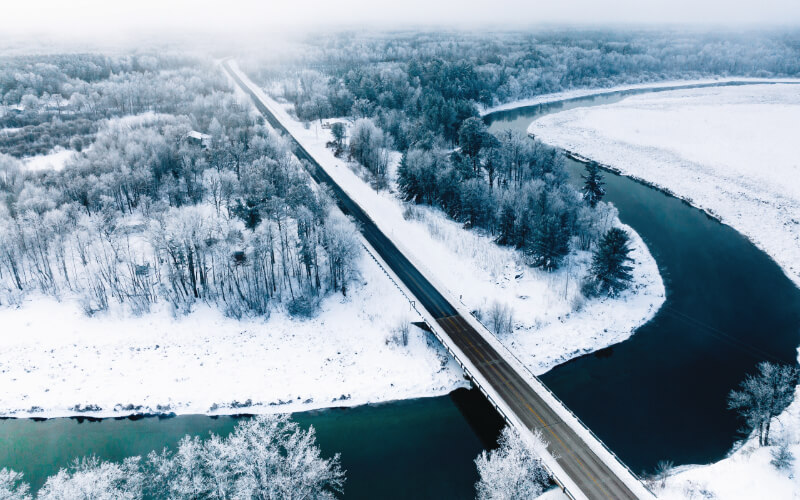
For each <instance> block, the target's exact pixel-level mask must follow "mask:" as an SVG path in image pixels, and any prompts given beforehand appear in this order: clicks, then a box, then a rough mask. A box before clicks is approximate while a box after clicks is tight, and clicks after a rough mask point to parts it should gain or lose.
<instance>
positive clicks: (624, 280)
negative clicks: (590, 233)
mask: <svg viewBox="0 0 800 500" xmlns="http://www.w3.org/2000/svg"><path fill="white" fill-rule="evenodd" d="M631 251H632V249H631V247H630V237H629V236H628V233H627V232H625V230H623V229H620V228H618V227H614V228H611V229H609V230H608V232H606V234H605V236H603V239H602V240H600V243H599V244H598V246H597V249H596V250H595V252H594V255H593V256H592V265H591V267H590V268H589V276H588V277H587V281H586V283H585V284H584V292H586V293H587V295H590V296H591V295H597V294H601V295H609V296H611V297H615V296H617V295H619V293H620V292H622V291H623V290H625V289H627V288H628V287H629V286H630V283H631V281H632V280H633V274H631V272H632V271H633V266H631V265H630V262H633V259H632V258H631V257H630V253H631Z"/></svg>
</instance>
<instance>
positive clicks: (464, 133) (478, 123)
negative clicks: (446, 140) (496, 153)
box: [458, 117, 487, 175]
mask: <svg viewBox="0 0 800 500" xmlns="http://www.w3.org/2000/svg"><path fill="white" fill-rule="evenodd" d="M486 136H487V132H486V125H484V123H483V120H481V119H480V118H476V117H471V118H467V119H466V120H464V121H463V122H461V126H460V127H459V128H458V145H459V146H461V152H462V153H463V154H464V155H465V156H467V157H468V158H469V159H470V160H471V161H472V169H473V171H474V173H475V174H476V175H477V173H478V167H479V162H478V156H479V155H480V152H481V148H483V145H484V143H485V142H486V139H487V137H486Z"/></svg>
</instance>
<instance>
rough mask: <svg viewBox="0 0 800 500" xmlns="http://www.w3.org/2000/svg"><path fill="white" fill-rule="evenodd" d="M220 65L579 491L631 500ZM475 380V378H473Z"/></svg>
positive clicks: (571, 432)
mask: <svg viewBox="0 0 800 500" xmlns="http://www.w3.org/2000/svg"><path fill="white" fill-rule="evenodd" d="M223 66H224V68H225V70H226V71H227V72H228V74H230V76H231V77H232V78H233V79H234V81H236V83H237V84H238V85H239V86H240V87H241V89H242V90H243V91H244V92H246V93H247V94H248V95H249V96H250V97H251V98H252V100H253V103H254V104H255V106H256V108H258V110H259V111H260V112H261V113H262V114H263V115H264V117H265V118H266V120H267V121H268V122H269V123H270V125H271V126H272V127H274V128H275V129H276V130H280V131H281V132H282V133H283V134H285V135H286V137H287V138H289V139H290V142H291V145H292V149H293V150H294V153H295V155H296V156H297V157H298V158H299V159H300V160H304V161H305V162H307V167H308V170H309V173H310V174H311V176H312V177H313V178H314V180H316V181H317V182H318V183H320V184H325V185H327V186H329V187H330V188H331V190H332V191H333V193H334V195H335V196H336V199H337V200H336V201H337V203H338V205H339V208H341V210H342V211H343V212H344V213H345V214H347V215H349V216H351V217H353V218H354V219H355V220H356V221H357V222H358V224H359V225H360V229H361V232H362V233H363V235H364V237H365V239H366V240H367V242H369V244H370V245H372V247H373V248H374V250H375V251H376V252H377V253H378V254H379V255H380V256H381V258H382V259H383V260H384V262H386V263H387V264H388V265H389V267H391V268H392V271H394V273H395V274H396V275H397V276H398V277H399V278H400V280H402V281H403V284H404V285H405V286H406V287H407V288H408V289H409V290H410V291H411V292H412V293H413V295H414V296H415V297H416V298H417V300H419V303H420V304H421V305H422V306H423V307H425V309H426V310H427V311H428V312H429V313H430V314H431V316H433V317H434V318H435V319H436V322H437V323H438V326H439V327H440V329H441V330H443V331H444V333H445V334H446V335H447V336H448V337H449V338H450V339H451V340H452V342H453V343H454V344H455V345H456V346H457V347H458V348H459V349H460V350H461V352H463V353H464V355H466V356H467V357H468V358H469V360H470V361H471V362H472V364H473V365H474V366H475V367H477V369H478V370H479V371H480V373H481V375H483V377H484V378H485V379H486V380H487V381H488V382H489V384H490V385H491V386H492V388H493V389H494V390H495V391H496V392H497V393H498V394H499V395H500V397H501V398H502V399H503V401H504V402H505V403H506V405H507V406H508V407H510V408H511V410H512V411H513V412H514V414H515V415H516V417H517V418H518V419H519V421H520V422H522V423H523V425H525V426H526V427H527V428H528V429H530V430H532V431H539V432H540V433H541V435H542V437H543V438H544V440H545V441H546V442H547V449H548V451H549V452H550V453H551V454H552V455H553V456H554V457H555V458H556V461H557V462H558V464H559V465H560V466H561V468H562V469H563V470H564V473H566V474H567V475H568V476H569V478H570V479H571V480H572V481H573V482H574V483H575V484H576V485H577V487H578V489H579V490H580V493H582V494H583V495H585V496H586V497H587V498H589V499H591V500H594V499H605V500H607V499H636V498H638V497H637V495H636V494H635V493H634V492H633V491H631V489H630V488H629V487H628V486H627V485H626V484H625V482H624V481H623V480H622V479H621V478H620V477H618V476H617V475H616V473H615V472H614V471H613V470H611V469H610V468H609V467H608V466H607V465H606V464H605V463H604V462H603V460H601V459H600V458H599V457H598V456H597V455H596V454H595V453H594V452H593V451H592V449H591V448H590V447H589V445H588V444H587V443H586V442H585V441H584V440H583V439H582V438H581V437H580V436H579V435H578V434H577V433H576V432H575V431H574V430H573V429H572V428H571V427H570V426H569V425H567V424H566V423H564V422H563V420H562V419H561V418H560V417H559V415H558V413H557V411H555V410H554V409H553V408H551V407H550V406H549V405H548V403H547V402H546V401H544V400H543V399H542V397H541V396H540V395H539V394H538V393H537V392H536V391H535V390H534V389H533V387H531V385H530V384H528V382H526V381H525V379H524V378H523V377H522V376H521V375H520V374H519V373H517V371H516V370H515V369H514V368H513V367H512V366H511V365H510V364H509V363H508V362H506V361H505V360H504V359H503V357H502V356H500V355H499V354H498V352H497V351H496V350H495V349H494V347H492V345H491V344H489V342H487V341H486V339H485V338H484V337H483V336H482V335H481V333H480V332H478V331H477V330H476V329H475V328H473V327H472V326H471V325H470V324H469V322H467V321H466V320H465V319H464V318H463V317H462V316H461V315H460V314H459V313H458V311H457V310H456V309H455V308H454V307H453V306H452V305H451V304H450V303H449V302H448V301H447V299H446V298H445V297H444V296H443V295H442V294H441V293H439V291H438V290H437V289H436V288H435V287H434V286H433V285H432V284H431V283H430V282H429V281H428V280H427V279H425V277H424V276H423V275H422V273H420V271H419V270H418V269H417V268H416V267H415V266H414V265H413V264H411V262H410V261H409V260H408V259H407V258H406V257H405V255H403V253H402V252H401V251H400V250H398V248H397V247H396V246H395V245H394V243H392V242H391V240H389V238H388V237H386V235H385V234H383V232H382V231H380V229H378V227H377V226H376V225H375V223H374V222H373V221H372V219H371V218H370V217H369V216H368V215H367V214H366V213H365V212H364V211H363V210H362V209H361V207H360V206H359V205H358V204H357V203H356V202H355V201H354V200H352V199H351V198H350V197H349V196H348V195H347V194H346V193H345V192H344V191H343V190H342V188H341V187H339V186H338V185H337V184H336V182H334V180H333V179H332V178H331V177H330V176H329V175H328V174H327V173H326V172H325V170H324V169H323V168H322V167H321V166H320V165H319V164H318V163H317V161H316V160H314V158H313V157H312V156H311V155H310V154H308V152H307V151H306V149H305V148H304V147H303V146H302V145H301V144H300V143H299V142H297V140H296V139H295V138H294V137H293V136H292V135H291V134H290V133H289V131H288V130H287V129H286V128H285V127H284V126H283V125H282V124H281V123H280V122H279V121H278V120H277V119H276V118H275V116H274V115H273V114H272V112H271V111H270V110H269V108H267V106H266V105H265V104H264V103H263V102H262V101H261V99H259V98H258V96H257V95H256V93H255V92H254V91H253V90H252V89H251V88H250V87H249V86H248V85H247V84H245V82H244V81H242V79H241V78H240V77H239V75H238V74H237V72H236V71H233V70H232V69H231V68H230V66H229V64H228V62H227V61H225V62H223ZM476 383H477V381H476Z"/></svg>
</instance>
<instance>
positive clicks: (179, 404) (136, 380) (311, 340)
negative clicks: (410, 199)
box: [0, 255, 467, 417]
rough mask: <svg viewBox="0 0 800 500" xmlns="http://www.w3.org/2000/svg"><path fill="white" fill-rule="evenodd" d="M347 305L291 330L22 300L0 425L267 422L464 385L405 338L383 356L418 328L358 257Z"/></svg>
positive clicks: (6, 363)
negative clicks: (263, 417) (261, 417)
mask: <svg viewBox="0 0 800 500" xmlns="http://www.w3.org/2000/svg"><path fill="white" fill-rule="evenodd" d="M360 274H361V277H360V279H359V280H358V281H359V282H358V283H354V284H353V286H352V287H351V293H350V294H348V296H347V298H343V297H342V295H341V294H335V295H332V296H330V297H328V298H327V299H326V300H324V301H323V303H322V310H321V312H320V313H319V315H318V316H317V317H316V318H314V319H310V320H305V321H303V320H296V319H292V318H289V317H287V316H286V315H285V314H283V313H281V312H275V313H273V314H272V316H271V317H270V318H269V319H253V320H241V321H237V320H234V319H230V318H226V317H224V316H223V315H222V314H221V313H220V312H219V311H218V310H216V309H212V308H209V307H198V309H197V310H196V311H194V312H193V313H191V314H189V315H188V316H186V317H181V318H177V319H175V318H173V317H172V316H171V315H170V313H169V312H168V311H167V310H166V309H167V307H164V310H163V311H160V312H155V313H151V314H147V315H144V316H142V317H126V316H121V315H120V314H121V313H120V314H115V313H114V312H113V311H111V312H109V313H108V314H103V315H98V316H95V317H92V318H89V317H87V316H86V315H85V314H84V313H83V310H82V309H81V307H80V306H79V304H78V303H77V302H73V301H69V300H65V301H64V302H57V301H55V300H54V299H51V298H46V297H31V298H29V299H28V300H26V302H25V303H24V304H23V306H22V307H21V308H19V309H13V308H0V320H1V321H2V330H3V332H13V333H14V335H2V336H0V353H2V356H0V381H1V383H2V387H3V390H2V391H0V416H15V417H24V416H33V417H55V416H65V415H77V414H85V415H91V416H119V415H125V414H131V413H148V412H153V413H155V412H162V413H166V412H173V413H176V414H188V413H207V414H224V413H228V414H229V413H272V412H281V413H283V412H291V411H301V410H307V409H313V408H320V407H331V406H354V405H358V404H365V403H376V402H383V401H390V400H396V399H406V398H415V397H423V396H435V395H441V394H447V393H449V392H450V391H452V390H454V389H456V388H458V387H465V386H467V382H466V381H465V380H464V379H463V375H462V372H461V369H460V368H459V367H458V366H457V365H456V364H455V363H454V362H453V361H450V360H449V359H448V358H447V356H446V353H444V352H443V350H441V349H440V348H439V347H438V345H437V344H436V343H432V344H430V345H429V343H428V341H427V339H426V337H425V335H424V334H423V333H422V331H421V330H419V329H417V328H415V327H412V328H411V331H410V338H409V345H408V346H407V347H401V346H397V345H393V344H392V345H387V343H386V339H387V337H388V336H389V335H390V332H391V330H392V329H393V328H395V327H396V326H397V325H398V324H399V323H400V322H401V321H409V320H410V321H417V320H418V319H419V318H418V317H415V316H414V314H413V311H411V310H410V307H409V304H408V302H407V301H406V299H405V298H404V297H403V296H402V295H401V293H400V292H399V291H398V290H397V288H395V287H394V285H393V284H392V283H391V282H390V281H389V280H388V278H386V276H385V275H384V274H383V272H382V271H381V270H380V268H378V266H377V264H375V262H374V261H372V260H371V259H370V258H369V257H368V256H366V255H364V257H363V258H362V262H361V265H360Z"/></svg>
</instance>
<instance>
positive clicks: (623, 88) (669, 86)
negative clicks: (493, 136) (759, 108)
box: [478, 77, 800, 117]
mask: <svg viewBox="0 0 800 500" xmlns="http://www.w3.org/2000/svg"><path fill="white" fill-rule="evenodd" d="M765 83H766V84H775V83H800V78H750V77H724V78H705V79H703V78H700V79H696V80H663V81H659V82H648V83H632V84H630V85H618V86H615V87H607V88H588V89H573V90H564V91H562V92H554V93H551V94H542V95H539V96H536V97H530V98H527V99H520V100H518V101H511V102H507V103H504V104H498V105H496V106H490V107H488V108H486V107H481V108H479V109H478V111H479V113H480V115H481V117H487V116H489V115H491V114H494V113H498V112H500V111H511V110H514V109H519V108H529V107H532V106H538V105H540V104H553V103H556V102H560V101H571V100H573V99H583V98H586V97H599V96H605V95H609V94H616V93H618V92H628V91H635V90H651V91H665V90H681V89H685V88H693V87H716V86H723V85H737V84H740V85H757V84H765Z"/></svg>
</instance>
